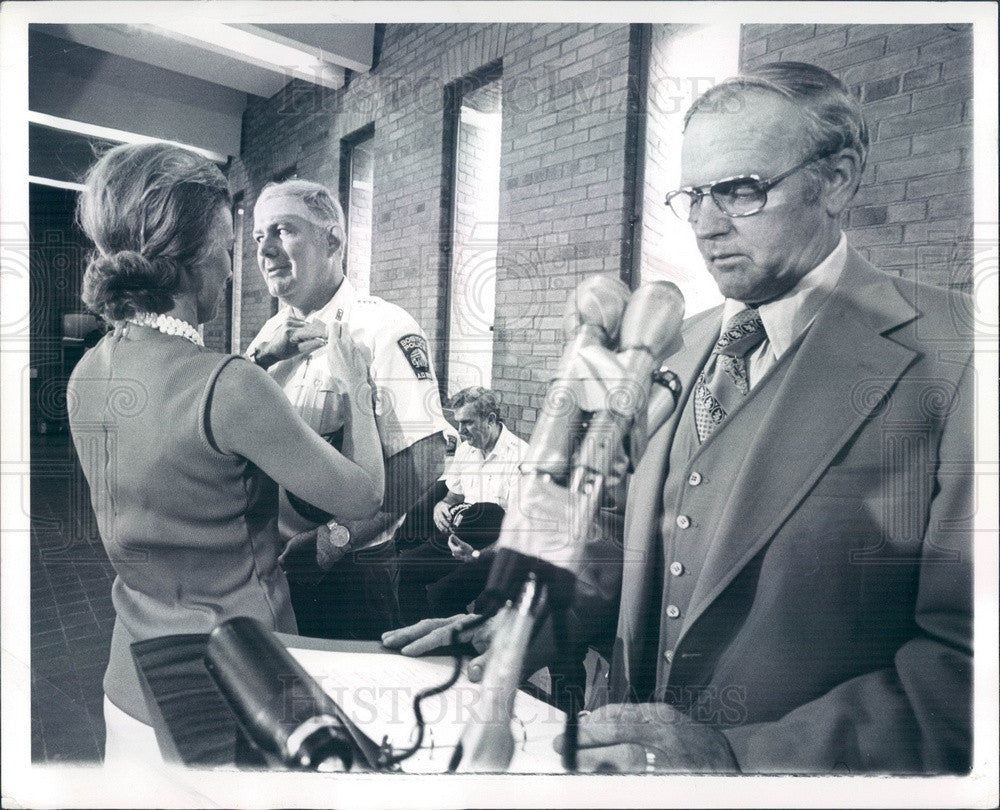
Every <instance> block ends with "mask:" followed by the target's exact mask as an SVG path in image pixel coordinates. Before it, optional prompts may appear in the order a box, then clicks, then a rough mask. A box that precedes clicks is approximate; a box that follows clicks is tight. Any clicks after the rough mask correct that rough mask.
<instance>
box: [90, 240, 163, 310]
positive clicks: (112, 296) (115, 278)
mask: <svg viewBox="0 0 1000 810" xmlns="http://www.w3.org/2000/svg"><path fill="white" fill-rule="evenodd" d="M178 281H179V278H178V268H177V267H176V265H174V263H173V262H171V261H169V260H164V259H162V258H160V259H156V260H153V261H151V260H150V259H148V258H146V257H145V256H143V255H142V254H141V253H136V252H135V251H133V250H121V251H118V252H117V253H111V254H100V253H99V254H97V255H95V256H94V257H93V258H92V259H91V261H90V264H89V265H88V266H87V271H86V273H84V276H83V294H82V298H83V302H84V303H85V304H86V305H87V306H88V307H90V308H91V309H92V310H94V311H95V312H97V313H98V314H99V315H102V316H103V317H104V318H106V319H107V320H110V321H123V320H126V319H128V318H131V317H132V316H133V315H135V314H136V313H137V312H152V313H155V314H158V313H161V312H167V311H168V310H170V308H171V307H173V305H174V299H173V295H174V293H175V292H177V289H178Z"/></svg>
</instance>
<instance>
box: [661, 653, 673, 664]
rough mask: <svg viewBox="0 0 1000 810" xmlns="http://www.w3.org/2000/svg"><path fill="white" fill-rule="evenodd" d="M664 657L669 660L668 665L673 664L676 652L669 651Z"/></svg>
mask: <svg viewBox="0 0 1000 810" xmlns="http://www.w3.org/2000/svg"><path fill="white" fill-rule="evenodd" d="M663 657H664V658H665V659H666V660H667V663H668V664H669V663H671V662H673V660H674V651H673V650H667V651H666V652H665V653H663Z"/></svg>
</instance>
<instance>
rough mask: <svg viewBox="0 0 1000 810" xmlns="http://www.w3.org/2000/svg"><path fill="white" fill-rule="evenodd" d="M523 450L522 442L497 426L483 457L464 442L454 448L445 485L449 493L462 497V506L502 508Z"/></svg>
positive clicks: (524, 450) (524, 448) (512, 485)
mask: <svg viewBox="0 0 1000 810" xmlns="http://www.w3.org/2000/svg"><path fill="white" fill-rule="evenodd" d="M527 449H528V443H527V442H526V441H524V440H523V439H520V438H518V437H517V436H515V435H514V434H513V433H511V432H510V431H509V430H508V429H507V428H506V427H505V426H503V425H501V427H500V435H499V436H498V437H497V443H496V445H494V447H493V449H492V450H491V451H490V452H489V454H487V455H484V454H483V451H482V450H478V449H476V448H475V447H473V446H472V445H471V444H469V443H468V442H462V443H461V444H460V445H459V446H458V448H457V449H456V450H455V458H454V459H452V462H451V464H450V465H449V467H448V474H447V476H446V477H445V483H446V484H447V485H448V489H449V491H451V492H454V493H455V494H456V495H463V496H465V502H466V503H495V504H498V505H499V506H501V507H503V508H504V509H506V508H507V504H508V503H509V499H510V494H511V491H512V489H513V487H514V486H515V485H516V482H517V478H518V476H519V474H520V473H519V471H518V465H519V464H520V463H521V460H522V459H523V458H524V455H525V453H526V451H527Z"/></svg>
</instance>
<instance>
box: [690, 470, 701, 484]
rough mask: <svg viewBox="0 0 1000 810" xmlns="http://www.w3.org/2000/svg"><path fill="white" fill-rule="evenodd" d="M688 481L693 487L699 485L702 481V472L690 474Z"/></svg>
mask: <svg viewBox="0 0 1000 810" xmlns="http://www.w3.org/2000/svg"><path fill="white" fill-rule="evenodd" d="M688 483H689V484H690V485H691V486H693V487H696V486H698V484H700V483H701V473H700V472H693V473H691V475H689V476H688Z"/></svg>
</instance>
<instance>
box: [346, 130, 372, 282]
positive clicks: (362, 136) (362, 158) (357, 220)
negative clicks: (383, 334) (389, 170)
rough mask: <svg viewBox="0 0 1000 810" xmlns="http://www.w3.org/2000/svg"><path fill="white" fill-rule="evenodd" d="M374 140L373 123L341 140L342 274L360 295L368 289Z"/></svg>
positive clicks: (370, 254)
mask: <svg viewBox="0 0 1000 810" xmlns="http://www.w3.org/2000/svg"><path fill="white" fill-rule="evenodd" d="M374 143H375V131H374V128H373V127H372V126H367V127H365V128H364V129H362V130H361V131H360V132H358V133H357V134H355V135H354V136H351V137H349V138H344V140H343V141H341V173H340V177H341V184H340V202H341V205H342V206H343V209H344V217H345V219H346V220H347V221H346V226H347V248H346V250H345V252H344V273H345V274H346V275H347V277H348V278H349V279H350V281H351V284H353V285H354V287H355V288H356V289H357V290H358V291H359V292H361V293H362V294H363V295H367V294H368V293H369V292H370V291H371V275H372V189H373V187H374V181H375V151H374Z"/></svg>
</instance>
